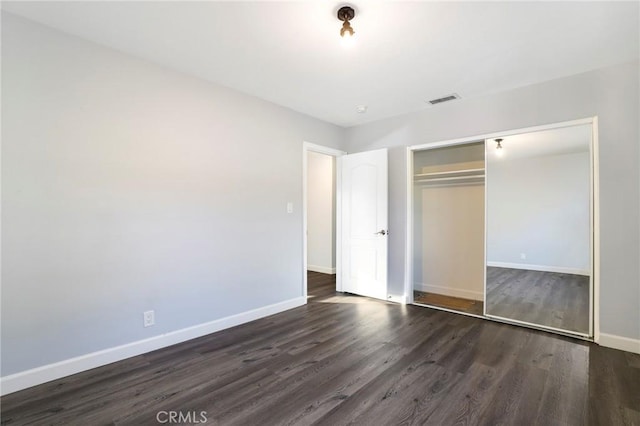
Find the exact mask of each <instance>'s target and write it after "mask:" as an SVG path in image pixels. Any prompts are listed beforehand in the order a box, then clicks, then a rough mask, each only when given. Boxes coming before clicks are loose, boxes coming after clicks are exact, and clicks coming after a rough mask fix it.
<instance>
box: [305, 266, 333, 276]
mask: <svg viewBox="0 0 640 426" xmlns="http://www.w3.org/2000/svg"><path fill="white" fill-rule="evenodd" d="M307 271H312V272H320V273H321V274H332V275H333V274H335V273H336V268H329V267H326V266H316V265H307Z"/></svg>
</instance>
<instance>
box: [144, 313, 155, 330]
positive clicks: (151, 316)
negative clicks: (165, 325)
mask: <svg viewBox="0 0 640 426" xmlns="http://www.w3.org/2000/svg"><path fill="white" fill-rule="evenodd" d="M142 317H143V325H144V326H145V327H151V326H152V325H154V324H155V323H156V315H155V313H154V311H146V312H144V313H143V314H142Z"/></svg>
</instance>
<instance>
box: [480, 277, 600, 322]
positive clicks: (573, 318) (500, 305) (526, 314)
mask: <svg viewBox="0 0 640 426" xmlns="http://www.w3.org/2000/svg"><path fill="white" fill-rule="evenodd" d="M487 314H490V315H496V316H500V317H504V318H511V319H516V320H519V321H526V322H529V323H533V324H540V325H545V326H548V327H555V328H561V329H564V330H569V331H577V332H579V333H584V334H588V333H589V277H588V276H583V275H573V274H559V273H555V272H541V271H527V270H524V269H511V268H495V267H489V268H487Z"/></svg>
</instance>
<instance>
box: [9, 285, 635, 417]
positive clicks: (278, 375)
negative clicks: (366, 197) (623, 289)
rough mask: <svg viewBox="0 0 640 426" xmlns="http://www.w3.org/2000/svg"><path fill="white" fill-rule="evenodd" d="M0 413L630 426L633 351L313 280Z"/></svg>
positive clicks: (23, 395) (21, 398) (15, 401)
mask: <svg viewBox="0 0 640 426" xmlns="http://www.w3.org/2000/svg"><path fill="white" fill-rule="evenodd" d="M1 404H2V405H1V419H2V424H3V425H27V424H29V425H102V424H121V425H153V424H158V419H157V418H156V416H157V414H158V412H160V411H179V412H181V413H182V414H183V416H186V415H187V414H188V413H192V417H191V418H190V419H189V420H190V421H186V422H182V424H203V423H204V424H212V425H213V424H215V425H258V424H259V425H286V424H295V425H308V424H322V425H342V424H348V423H352V424H362V425H391V424H406V425H409V424H415V425H420V424H426V425H439V426H441V425H452V424H468V425H495V424H505V425H586V424H590V425H607V426H609V425H634V424H635V425H638V424H640V355H635V354H630V353H626V352H621V351H617V350H613V349H607V348H602V347H599V346H597V345H595V344H591V343H587V342H581V341H577V340H573V339H570V338H566V337H562V336H556V335H553V334H550V333H545V332H540V331H535V330H529V329H525V328H520V327H515V326H511V325H507V324H500V323H496V322H491V321H487V320H482V319H477V318H472V317H467V316H463V315H456V314H452V313H448V312H443V311H437V310H433V309H428V308H424V307H418V306H401V305H397V304H392V303H386V302H384V301H378V300H372V299H368V298H365V297H357V296H351V295H343V294H339V293H336V292H335V281H334V276H327V275H323V274H318V273H309V304H308V305H306V306H302V307H299V308H296V309H292V310H290V311H287V312H283V313H280V314H277V315H273V316H270V317H267V318H263V319H261V320H258V321H253V322H251V323H248V324H244V325H241V326H238V327H234V328H231V329H228V330H224V331H221V332H218V333H214V334H211V335H208V336H204V337H202V338H199V339H194V340H192V341H189V342H185V343H182V344H179V345H175V346H172V347H169V348H165V349H161V350H158V351H155V352H151V353H149V354H145V355H141V356H137V357H134V358H130V359H127V360H124V361H121V362H118V363H114V364H111V365H107V366H104V367H100V368H96V369H94V370H90V371H86V372H83V373H80V374H76V375H74V376H70V377H67V378H64V379H60V380H56V381H53V382H50V383H46V384H43V385H40V386H37V387H34V388H30V389H26V390H24V391H21V392H16V393H13V394H10V395H7V396H4V397H2V399H1ZM201 413H204V414H203V415H204V416H205V420H206V422H204V421H203V419H202V418H201V417H199V416H200V414H201ZM193 414H195V415H197V416H198V417H196V416H194V415H193ZM166 419H167V417H162V415H161V418H160V420H166ZM196 420H197V421H198V422H196ZM174 424H175V423H174Z"/></svg>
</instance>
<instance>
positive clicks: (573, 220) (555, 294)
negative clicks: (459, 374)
mask: <svg viewBox="0 0 640 426" xmlns="http://www.w3.org/2000/svg"><path fill="white" fill-rule="evenodd" d="M485 144H486V145H485V146H486V292H485V314H486V315H487V316H489V317H494V318H497V319H505V320H509V321H513V322H518V323H522V324H523V325H532V326H536V327H542V328H547V329H550V330H555V331H560V332H567V333H570V334H576V335H581V336H585V337H587V336H590V335H591V334H592V325H591V323H592V315H591V312H592V308H591V306H592V303H593V302H592V293H593V292H592V242H591V241H592V237H591V235H592V233H593V232H592V201H591V200H592V184H591V182H592V178H591V173H592V168H591V164H592V160H591V157H592V156H591V147H592V125H591V124H583V125H576V126H570V127H561V128H555V129H550V130H543V131H537V132H532V133H525V134H518V135H510V136H505V137H502V138H495V139H487V140H486V141H485Z"/></svg>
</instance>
